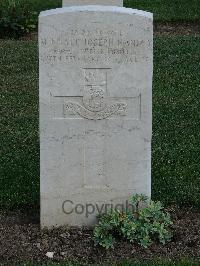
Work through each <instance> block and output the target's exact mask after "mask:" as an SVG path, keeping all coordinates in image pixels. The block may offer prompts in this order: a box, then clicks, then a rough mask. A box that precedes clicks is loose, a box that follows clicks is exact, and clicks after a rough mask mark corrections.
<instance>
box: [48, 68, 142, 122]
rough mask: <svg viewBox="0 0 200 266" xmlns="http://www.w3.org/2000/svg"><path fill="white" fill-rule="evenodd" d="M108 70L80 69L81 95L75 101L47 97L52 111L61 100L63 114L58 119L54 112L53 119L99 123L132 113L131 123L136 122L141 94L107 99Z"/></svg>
mask: <svg viewBox="0 0 200 266" xmlns="http://www.w3.org/2000/svg"><path fill="white" fill-rule="evenodd" d="M110 70H111V69H110V68H84V69H83V70H82V71H83V75H84V86H83V95H81V96H75V97H73V96H64V95H63V96H60V95H51V96H52V98H53V99H52V104H53V107H55V106H57V105H59V103H57V102H59V100H61V102H62V112H63V113H62V114H60V115H59V114H58V110H56V108H55V110H54V115H53V116H54V117H55V118H56V117H59V118H61V117H62V118H66V119H67V118H73V117H74V118H80V119H88V120H103V119H111V118H116V117H118V116H129V115H128V113H129V110H130V109H131V110H135V112H134V114H135V117H132V119H135V120H140V117H141V105H140V104H141V94H140V91H139V89H136V92H135V97H112V96H111V95H109V92H108V90H109V86H108V82H107V80H108V71H110ZM127 90H128V89H127ZM56 103H57V104H56ZM57 107H58V106H57ZM58 109H59V108H58ZM127 118H128V117H127ZM129 118H131V117H129Z"/></svg>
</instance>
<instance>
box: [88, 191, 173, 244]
mask: <svg viewBox="0 0 200 266" xmlns="http://www.w3.org/2000/svg"><path fill="white" fill-rule="evenodd" d="M131 204H132V207H133V210H132V211H130V210H126V211H124V212H122V211H119V210H116V209H110V210H109V211H108V212H107V213H106V214H104V215H102V216H101V217H100V218H99V223H98V225H96V227H95V228H94V232H93V239H94V242H95V244H96V245H100V246H102V247H104V248H106V249H109V248H113V247H114V243H115V240H116V237H124V238H125V239H127V240H128V241H130V242H137V243H139V244H140V245H141V246H143V247H144V248H147V247H149V246H150V245H151V243H152V241H154V240H156V239H158V240H159V241H160V243H162V244H165V243H166V242H167V241H169V240H170V239H171V236H172V235H171V232H170V226H171V225H172V221H171V218H170V215H169V213H166V212H164V210H163V206H162V204H161V203H160V202H154V201H152V200H150V201H149V199H148V197H146V196H145V195H142V194H141V195H138V194H136V195H134V196H132V198H131ZM142 205H143V207H142ZM145 206H146V207H145Z"/></svg>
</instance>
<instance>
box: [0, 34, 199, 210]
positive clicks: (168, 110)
mask: <svg viewBox="0 0 200 266" xmlns="http://www.w3.org/2000/svg"><path fill="white" fill-rule="evenodd" d="M199 50H200V38H199V37H192V36H187V37H172V38H167V37H162V38H161V37H160V38H158V37H157V38H156V39H155V50H154V54H155V61H154V89H153V151H152V157H153V169H152V178H153V198H154V199H155V200H161V201H163V202H164V203H165V204H171V203H176V204H179V205H190V206H191V205H192V206H195V207H197V208H199V206H200V197H199V195H200V175H199V173H200V164H199V162H200V130H199V124H200V115H199V107H200V104H199V99H200V86H199V72H200V51H199ZM0 58H1V60H0V205H1V206H0V208H1V209H3V210H5V209H7V208H8V209H16V208H25V207H29V208H30V207H31V206H32V207H34V208H36V209H37V208H39V133H38V59H37V58H38V55H37V43H36V41H14V40H6V41H0Z"/></svg>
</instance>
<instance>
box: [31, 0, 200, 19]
mask: <svg viewBox="0 0 200 266" xmlns="http://www.w3.org/2000/svg"><path fill="white" fill-rule="evenodd" d="M29 1H31V2H32V3H33V9H34V10H36V11H41V10H45V9H51V8H56V7H61V5H62V1H61V0H42V1H41V0H29ZM124 6H125V7H131V8H137V9H142V10H146V11H150V12H153V13H154V18H155V20H156V21H197V20H200V11H199V0H174V1H171V0H124Z"/></svg>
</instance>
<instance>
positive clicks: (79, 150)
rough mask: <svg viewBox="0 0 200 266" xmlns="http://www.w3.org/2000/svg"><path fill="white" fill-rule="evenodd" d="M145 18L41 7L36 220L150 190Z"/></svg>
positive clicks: (87, 210) (58, 219)
mask: <svg viewBox="0 0 200 266" xmlns="http://www.w3.org/2000/svg"><path fill="white" fill-rule="evenodd" d="M152 22H153V18H152V14H151V13H147V12H143V11H139V10H133V9H126V8H123V7H106V6H79V7H69V8H61V9H56V10H50V11H45V12H42V13H41V15H40V17H39V54H40V150H41V225H42V227H44V226H47V227H51V226H60V225H64V224H68V225H92V224H94V223H95V221H96V215H97V214H98V213H101V211H102V210H104V211H106V208H107V207H108V208H109V207H116V204H126V200H127V199H128V198H129V197H130V196H131V195H132V194H135V193H144V194H146V195H148V196H150V195H151V136H152V110H151V109H152V72H153V26H152V25H153V23H152ZM105 204H107V205H105ZM109 204H110V205H109ZM119 206H120V205H118V206H117V207H119ZM123 206H124V205H123Z"/></svg>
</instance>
